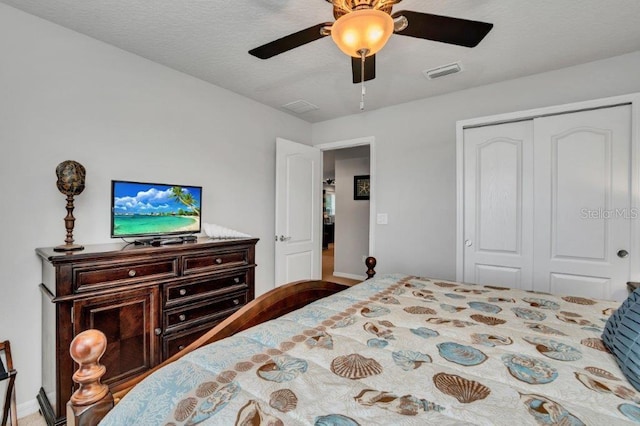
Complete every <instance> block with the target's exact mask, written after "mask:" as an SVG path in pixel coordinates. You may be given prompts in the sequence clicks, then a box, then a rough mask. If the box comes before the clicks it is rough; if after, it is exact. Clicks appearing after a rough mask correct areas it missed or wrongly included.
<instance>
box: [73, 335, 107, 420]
mask: <svg viewBox="0 0 640 426" xmlns="http://www.w3.org/2000/svg"><path fill="white" fill-rule="evenodd" d="M106 349H107V338H106V337H105V335H104V333H102V332H101V331H99V330H93V329H92V330H86V331H83V332H82V333H79V334H78V335H77V336H76V337H75V338H74V339H73V340H72V341H71V346H70V347H69V353H70V354H71V358H73V360H74V361H75V362H77V363H78V364H79V365H80V367H79V368H78V370H77V371H76V372H75V373H73V381H74V382H76V383H77V384H78V385H79V388H78V389H76V391H75V392H74V393H73V395H71V399H70V400H69V403H68V404H67V424H68V425H72V426H73V425H78V426H82V425H96V424H98V422H99V421H100V420H101V419H102V417H104V415H105V414H106V413H107V411H108V410H109V409H110V408H111V407H113V396H112V395H111V393H110V392H109V387H108V386H107V385H105V384H103V383H102V382H101V379H102V377H103V376H104V373H105V372H106V368H105V367H104V365H101V364H100V362H99V361H100V357H102V355H104V352H105V350H106Z"/></svg>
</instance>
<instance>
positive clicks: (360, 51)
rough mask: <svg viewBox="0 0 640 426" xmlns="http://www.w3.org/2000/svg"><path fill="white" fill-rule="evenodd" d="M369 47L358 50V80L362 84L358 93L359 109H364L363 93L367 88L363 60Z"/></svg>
mask: <svg viewBox="0 0 640 426" xmlns="http://www.w3.org/2000/svg"><path fill="white" fill-rule="evenodd" d="M368 51H369V49H361V50H359V51H358V53H360V61H361V62H360V82H361V84H362V92H361V94H360V111H364V95H365V94H366V93H367V89H366V87H365V86H364V62H365V57H366V55H367V52H368Z"/></svg>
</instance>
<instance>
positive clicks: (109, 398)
mask: <svg viewBox="0 0 640 426" xmlns="http://www.w3.org/2000/svg"><path fill="white" fill-rule="evenodd" d="M376 263H377V262H376V259H375V258H373V257H368V258H367V260H366V262H365V264H366V265H367V279H370V278H372V277H373V276H374V275H375V273H376V272H375V270H374V268H375V266H376ZM347 287H348V286H346V285H344V284H336V283H332V282H328V281H298V282H295V283H290V284H285V285H283V286H280V287H276V288H274V289H273V290H271V291H269V292H267V293H265V294H263V295H262V296H260V297H258V298H256V299H255V300H253V301H251V302H250V303H248V304H246V305H245V306H244V307H242V308H241V309H240V310H238V311H236V312H235V313H234V314H233V315H231V316H230V317H228V318H227V319H225V320H224V321H222V322H221V323H220V324H218V325H217V326H215V327H214V328H212V329H211V330H209V331H208V332H207V333H205V334H204V335H203V336H202V337H200V338H199V339H197V340H196V341H195V342H193V343H191V344H190V345H189V346H187V347H186V348H184V349H183V350H181V351H180V352H178V353H177V354H175V355H174V356H172V357H171V358H169V359H167V360H166V361H165V362H163V363H162V364H160V365H158V366H157V367H155V368H152V369H151V370H149V371H147V372H145V373H143V374H141V375H140V376H137V377H136V378H134V379H132V380H130V381H128V382H127V383H125V385H124V388H123V389H122V390H120V391H118V392H115V393H111V391H110V390H109V387H108V386H107V385H105V384H102V383H101V379H102V377H103V376H104V374H105V372H106V368H105V367H104V366H103V365H101V364H100V362H99V361H100V358H101V357H102V355H103V354H104V352H105V350H106V347H107V339H106V337H105V335H104V334H103V333H102V332H101V331H99V330H94V329H89V330H85V331H83V332H81V333H79V334H78V335H77V336H76V337H75V338H74V339H73V341H72V342H71V346H70V348H69V352H70V353H71V357H72V358H73V360H74V361H75V362H76V363H78V365H79V368H78V370H77V371H76V372H75V373H74V374H73V381H74V382H75V383H77V384H78V389H77V390H76V391H75V392H74V393H73V395H71V399H70V400H69V402H68V403H67V425H70V426H75V425H77V426H94V425H97V424H98V423H99V422H100V420H102V419H103V418H104V416H105V415H106V414H107V413H108V412H109V410H110V409H111V408H113V406H114V405H115V404H117V403H118V401H120V399H121V398H122V397H123V396H124V395H126V394H127V393H128V392H129V391H130V390H131V389H132V388H133V387H134V386H135V385H136V384H138V383H139V382H141V381H142V380H143V379H144V378H145V377H147V376H149V375H150V374H152V373H153V372H155V371H156V370H158V369H160V368H162V367H163V366H165V365H167V364H169V363H171V362H173V361H176V360H178V359H180V358H182V357H183V356H184V355H186V354H188V353H190V352H192V351H194V350H196V349H198V348H199V347H201V346H204V345H207V344H209V343H212V342H215V341H216V340H221V339H224V338H225V337H229V336H232V335H234V334H235V333H238V332H240V331H242V330H246V329H247V328H250V327H253V326H254V325H258V324H260V323H263V322H265V321H269V320H271V319H274V318H278V317H280V316H282V315H285V314H287V313H289V312H292V311H294V310H296V309H299V308H301V307H303V306H306V305H308V304H309V303H311V302H314V301H316V300H318V299H322V298H323V297H327V296H330V295H332V294H334V293H338V292H340V291H342V290H344V289H346V288H347Z"/></svg>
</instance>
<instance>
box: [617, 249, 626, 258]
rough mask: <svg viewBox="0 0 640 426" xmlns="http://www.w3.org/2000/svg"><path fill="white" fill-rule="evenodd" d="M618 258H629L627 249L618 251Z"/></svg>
mask: <svg viewBox="0 0 640 426" xmlns="http://www.w3.org/2000/svg"><path fill="white" fill-rule="evenodd" d="M617 254H618V257H619V258H621V259H624V258H625V257H629V252H628V251H626V250H625V249H622V250H618V253H617Z"/></svg>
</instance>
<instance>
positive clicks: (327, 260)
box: [322, 244, 364, 285]
mask: <svg viewBox="0 0 640 426" xmlns="http://www.w3.org/2000/svg"><path fill="white" fill-rule="evenodd" d="M363 269H364V265H363ZM322 279H323V280H325V281H331V282H334V283H338V284H346V285H354V284H358V283H359V282H362V281H360V280H352V279H349V278H343V277H336V276H334V275H333V244H329V248H328V249H326V250H322Z"/></svg>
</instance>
